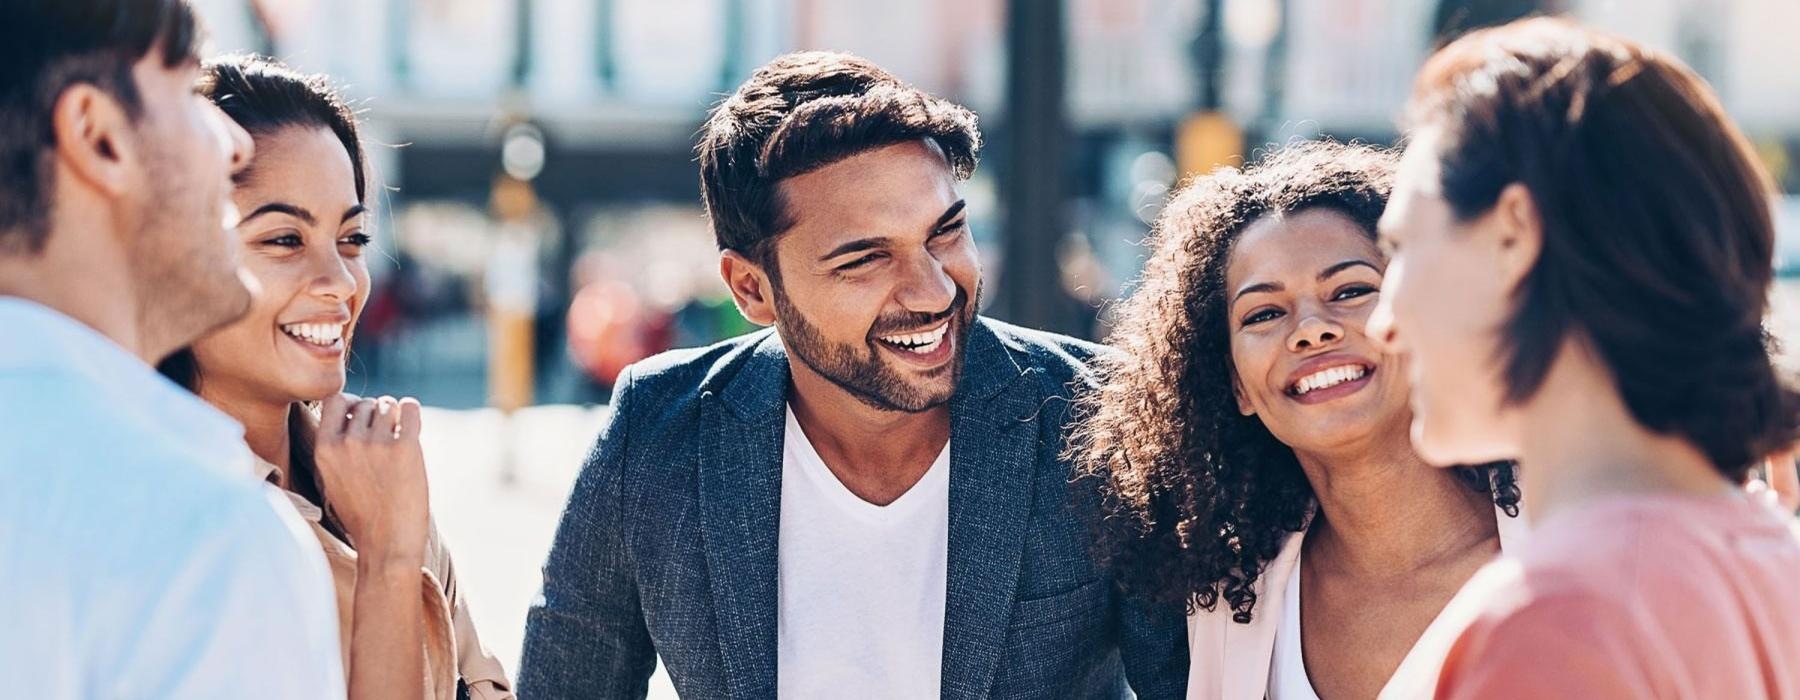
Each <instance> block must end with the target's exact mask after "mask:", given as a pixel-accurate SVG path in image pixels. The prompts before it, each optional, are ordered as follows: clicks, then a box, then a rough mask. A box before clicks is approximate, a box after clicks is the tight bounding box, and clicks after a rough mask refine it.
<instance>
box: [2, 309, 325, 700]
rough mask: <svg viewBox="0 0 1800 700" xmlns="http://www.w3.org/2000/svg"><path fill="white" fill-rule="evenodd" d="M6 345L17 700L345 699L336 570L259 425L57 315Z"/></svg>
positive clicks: (10, 331) (6, 585)
mask: <svg viewBox="0 0 1800 700" xmlns="http://www.w3.org/2000/svg"><path fill="white" fill-rule="evenodd" d="M0 329H5V330H4V331H0V446H3V447H0V620H4V621H5V623H4V624H0V667H4V668H7V669H11V670H12V671H14V673H8V674H6V683H7V691H6V692H7V694H8V695H9V696H16V697H26V698H39V699H45V700H74V699H76V698H247V697H256V698H274V699H276V700H288V699H294V700H300V699H305V700H324V699H325V698H334V699H337V700H341V699H342V698H343V697H344V692H345V690H344V674H343V668H342V661H341V659H340V658H339V654H338V630H337V611H336V603H335V601H333V599H332V597H331V596H332V589H331V579H330V576H329V574H328V573H327V572H326V569H325V560H324V556H323V554H321V553H320V551H319V545H318V542H317V541H315V540H313V538H312V534H311V533H310V532H308V531H307V529H306V527H305V525H304V524H303V523H301V521H300V518H299V516H298V515H296V514H295V513H294V511H293V508H292V506H289V505H288V504H287V501H286V499H285V498H283V497H282V496H281V494H280V493H279V492H278V491H276V490H275V489H274V488H273V487H272V486H269V485H267V484H264V483H262V482H259V481H257V480H256V478H255V476H254V475H253V473H252V469H251V465H252V457H251V454H250V450H249V448H248V447H246V446H245V445H244V438H243V428H242V426H240V425H238V423H237V422H236V421H233V420H231V419H230V418H229V417H227V416H226V415H225V414H223V413H220V412H219V411H217V410H216V409H213V408H212V407H211V406H208V405H207V404H206V403H205V402H203V401H201V400H200V399H199V398H197V397H195V396H193V395H192V394H190V393H188V392H187V391H184V390H183V389H181V387H178V386H176V385H175V384H173V383H171V382H169V381H167V380H165V379H163V378H162V377H161V376H159V375H157V374H156V373H155V371H154V370H152V369H151V368H150V367H149V366H147V365H145V364H144V363H143V362H142V361H141V360H139V359H138V358H137V357H135V356H133V355H131V354H129V353H127V352H125V350H124V349H123V348H120V347H119V346H118V345H117V344H115V343H113V342H112V341H111V340H109V339H108V338H106V337H105V336H102V335H100V334H99V333H97V332H95V331H94V330H93V329H91V328H89V327H87V326H85V325H82V324H80V323H78V322H76V321H74V320H73V319H70V318H68V317H67V316H64V315H62V314H60V313H57V312H56V311H53V310H51V309H49V308H46V307H44V306H41V305H38V304H35V303H31V302H27V301H24V300H21V299H16V298H8V297H0Z"/></svg>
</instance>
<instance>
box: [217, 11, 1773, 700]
mask: <svg viewBox="0 0 1800 700" xmlns="http://www.w3.org/2000/svg"><path fill="white" fill-rule="evenodd" d="M195 4H196V5H198V6H199V7H200V8H201V10H202V12H203V14H204V15H205V17H206V19H207V20H208V23H209V24H210V27H211V30H212V34H213V38H214V45H215V49H216V50H218V51H221V52H226V51H253V52H258V53H264V54H269V55H274V56H278V57H280V58H283V59H285V60H287V61H288V62H290V63H292V64H294V65H296V66H298V67H300V68H302V69H304V70H308V71H317V72H324V73H329V74H331V75H332V76H334V77H335V78H336V79H337V81H338V82H339V83H340V84H341V85H343V86H344V87H345V89H346V91H347V93H348V94H350V95H352V96H353V97H355V98H356V99H357V100H358V104H359V106H360V107H361V108H362V109H364V110H365V111H364V118H365V120H366V125H367V126H366V129H367V131H366V133H367V135H368V138H370V139H371V140H372V141H375V142H377V143H379V144H384V145H383V146H378V147H375V148H373V149H372V150H371V154H372V158H373V164H374V166H375V172H376V174H377V177H378V179H379V182H380V183H381V184H382V185H383V187H384V189H383V194H382V196H381V198H380V201H379V203H378V204H379V206H378V215H379V219H380V225H379V227H378V231H377V238H378V240H379V241H380V243H379V245H380V248H381V252H380V253H378V254H376V255H375V256H374V257H373V258H372V263H371V267H372V268H373V269H372V272H373V274H374V276H375V280H376V281H375V285H376V287H375V291H374V294H373V296H372V298H371V300H370V302H369V306H368V308H367V311H366V313H365V314H364V316H363V320H362V323H361V327H360V329H359V330H358V332H357V334H356V348H355V356H354V358H353V360H352V380H351V387H350V388H351V390H352V391H358V392H364V393H392V394H397V395H398V394H406V395H413V396H418V397H419V398H420V399H421V400H423V401H424V402H425V403H426V404H428V405H430V406H433V407H437V408H440V409H477V410H455V411H443V410H441V411H434V412H432V413H431V414H430V416H429V418H428V420H429V421H430V423H429V425H428V428H427V430H428V438H427V440H428V445H427V448H428V454H429V455H430V459H431V462H432V466H431V470H432V477H433V482H432V488H433V502H434V505H435V507H436V510H435V515H436V518H437V520H438V522H439V523H440V525H441V526H442V528H443V529H444V531H445V534H446V536H447V537H448V539H449V541H450V543H451V545H452V547H453V548H454V549H455V550H456V551H457V554H458V557H459V561H458V570H459V572H461V573H462V575H463V576H465V577H466V578H467V579H468V580H467V581H466V582H465V590H467V591H469V595H470V596H471V598H472V600H473V602H474V605H475V608H476V615H477V620H478V622H479V624H480V626H481V629H482V630H483V635H484V638H485V639H486V640H487V642H488V643H489V645H490V646H491V647H493V648H495V649H496V650H497V651H498V652H499V653H500V656H501V658H502V659H503V660H504V661H505V662H506V663H507V665H508V668H509V669H511V670H514V671H516V669H517V659H518V650H519V644H520V637H521V635H522V625H523V618H524V610H525V606H526V605H527V603H528V602H529V600H530V597H531V595H532V594H533V592H534V591H535V589H536V587H537V566H538V565H539V564H541V562H542V559H543V556H544V553H545V551H546V548H547V546H548V542H549V539H550V536H551V533H552V531H553V529H554V525H555V518H556V515H557V514H558V512H560V508H561V505H562V502H563V499H564V498H565V497H566V495H567V493H568V487H569V483H570V479H572V477H573V474H574V473H575V470H576V469H577V467H578V463H579V459H580V457H581V455H582V453H583V451H584V450H585V448H586V447H587V444H588V442H589V441H590V440H591V438H592V435H593V431H594V429H595V426H596V425H597V422H596V421H597V420H598V418H599V416H600V415H601V414H600V411H601V410H603V409H596V408H588V406H593V405H597V404H603V403H604V401H605V400H606V398H607V394H608V390H609V385H610V383H611V381H612V380H613V378H614V377H615V376H616V375H617V373H618V371H619V369H620V368H622V367H623V366H624V365H626V364H628V363H630V362H632V361H635V360H637V359H640V358H642V357H645V356H647V355H649V354H653V353H655V352H658V351H661V350H664V349H668V348H671V347H685V346H694V345H700V344H705V343H709V342H712V341H714V340H717V339H720V338H724V337H728V336H731V335H735V334H738V333H741V332H744V331H746V330H748V328H749V327H748V326H747V325H746V324H745V323H744V321H743V320H742V319H741V318H739V317H738V316H737V314H736V312H735V310H734V309H733V308H732V307H731V304H730V302H729V301H728V299H727V298H726V296H725V290H724V287H723V285H722V284H721V283H720V282H719V281H718V278H717V275H716V269H717V268H716V263H717V255H718V253H717V249H716V248H715V247H714V245H713V243H712V239H711V236H710V234H709V233H708V232H707V228H706V223H705V221H704V219H703V218H702V216H701V211H700V207H699V194H698V185H697V173H696V166H695V164H694V162H693V155H692V139H693V136H694V134H695V132H696V130H697V128H698V126H699V124H700V122H701V120H702V119H703V118H704V115H705V111H706V109H707V108H708V107H710V106H711V105H712V104H713V103H715V102H716V101H718V100H719V99H720V98H721V97H722V96H723V95H724V94H727V93H729V92H730V91H731V90H732V89H733V88H734V87H735V86H736V85H737V84H738V83H740V82H742V81H743V80H744V79H745V78H746V77H747V76H748V75H749V72H750V71H751V70H752V69H754V68H755V67H756V66H758V65H760V64H761V63H763V62H764V61H766V60H768V59H769V58H771V57H773V56H775V55H777V54H780V53H783V52H786V51H790V50H796V49H837V50H846V51H851V52H854V53H858V54H861V55H863V56H865V57H868V58H870V59H872V60H874V61H875V62H877V63H879V64H881V65H882V66H884V67H886V68H887V69H889V70H890V71H891V72H893V73H895V74H897V75H899V76H900V77H902V78H903V79H906V80H909V81H911V82H913V83H915V84H917V85H918V86H920V87H922V88H924V89H926V90H929V91H931V92H934V93H936V94H938V95H941V96H944V97H948V98H950V99H953V100H956V101H959V102H961V103H963V104H966V105H968V106H969V107H971V108H972V109H974V110H975V111H976V112H978V113H979V114H980V116H981V119H982V126H983V131H984V133H985V135H986V137H987V139H988V142H989V147H988V148H987V150H986V153H985V158H984V160H983V164H982V166H981V168H980V170H979V171H978V172H977V174H976V176H975V178H974V180H973V181H971V182H969V183H967V185H966V187H965V191H964V194H965V196H966V197H967V199H968V201H969V202H970V211H971V213H972V215H971V220H972V223H973V228H974V230H975V232H976V237H977V240H978V242H979V245H980V246H981V249H982V253H983V257H984V265H985V270H986V275H987V276H988V278H989V280H990V281H989V284H988V289H989V291H990V298H989V299H988V300H987V301H988V306H987V312H988V313H990V314H992V315H995V316H998V317H1001V318H1005V319H1009V320H1015V321H1018V322H1022V323H1026V324H1028V325H1033V326H1037V327H1043V328H1049V329H1053V330H1058V331H1062V332H1066V333H1071V334H1075V335H1081V336H1087V337H1091V338H1100V337H1102V336H1103V335H1104V332H1105V326H1104V324H1105V321H1104V314H1102V313H1101V312H1100V310H1101V308H1102V304H1103V303H1104V301H1106V300H1107V299H1111V298H1115V297H1116V296H1117V295H1118V294H1120V293H1121V291H1122V290H1124V289H1126V288H1127V287H1128V285H1129V283H1130V280H1131V278H1132V276H1133V275H1134V274H1135V272H1136V270H1137V269H1138V267H1139V265H1140V264H1141V258H1142V255H1143V251H1142V249H1141V248H1140V247H1138V245H1137V243H1138V242H1139V241H1140V240H1141V239H1142V238H1143V236H1144V235H1145V233H1146V232H1147V230H1148V224H1147V223H1146V222H1148V221H1150V220H1152V219H1153V218H1154V217H1155V215H1156V214H1157V211H1158V207H1159V206H1160V205H1161V202H1162V201H1163V198H1164V197H1165V195H1166V194H1167V192H1168V191H1169V189H1170V188H1171V187H1172V186H1174V185H1175V184H1176V183H1177V182H1178V181H1179V180H1180V178H1181V177H1183V176H1184V175H1187V174H1192V173H1196V172H1204V171H1206V170H1210V169H1211V168H1213V167H1216V166H1218V165H1221V164H1240V163H1242V162H1243V160H1244V159H1245V158H1246V157H1248V158H1251V159H1254V158H1255V157H1256V155H1257V154H1258V153H1259V152H1261V151H1263V150H1266V149H1267V148H1268V147H1269V146H1270V145H1271V144H1279V143H1284V142H1288V141H1291V140H1295V139H1306V138H1315V137H1319V136H1333V137H1337V138H1343V139H1352V138H1354V139H1362V140H1365V141H1372V142H1381V143H1389V142H1392V141H1393V140H1394V139H1395V138H1396V133H1395V127H1394V123H1395V117H1396V113H1397V111H1398V109H1399V107H1400V106H1401V105H1402V103H1403V102H1404V100H1405V96H1406V92H1407V89H1408V81H1409V79H1410V77H1411V74H1412V71H1413V70H1414V69H1415V68H1416V67H1417V66H1418V65H1419V64H1420V62H1421V61H1422V59H1423V58H1424V57H1425V56H1426V55H1427V54H1428V53H1429V51H1430V49H1431V48H1432V47H1433V46H1434V45H1436V43H1437V42H1438V41H1439V40H1440V39H1441V38H1442V37H1444V36H1447V35H1449V34H1451V33H1454V32H1456V31H1458V30H1459V29H1461V28H1464V27H1468V26H1476V25H1482V24H1490V23H1495V22H1498V21H1504V20H1506V19H1510V18H1513V17H1517V16H1521V15H1524V14H1528V13H1531V12H1538V11H1545V10H1550V11H1560V12H1567V13H1569V14H1572V15H1574V16H1576V17H1578V18H1580V19H1583V20H1585V21H1587V22H1589V23H1591V24H1593V25H1596V26H1599V27H1601V28H1604V29H1609V30H1612V31H1615V32H1618V33H1622V34H1625V35H1628V36H1631V37H1633V38H1636V39H1639V40H1641V41H1644V42H1647V43H1649V44H1651V45H1653V46H1656V47H1659V48H1661V49H1664V50H1667V51H1671V52H1673V53H1675V54H1677V55H1679V56H1681V57H1682V58H1683V59H1684V60H1686V61H1687V62H1688V63H1689V64H1690V65H1692V66H1694V67H1695V68H1696V69H1697V70H1698V71H1699V72H1700V73H1701V74H1702V75H1704V76H1706V77H1707V78H1708V79H1709V80H1710V81H1711V82H1712V83H1713V85H1714V87H1715V89H1716V90H1717V91H1718V92H1719V94H1720V95H1721V96H1722V98H1723V99H1724V102H1725V105H1726V106H1727V108H1728V110H1729V111H1730V112H1731V113H1732V115H1733V116H1734V117H1735V118H1736V119H1737V120H1738V122H1739V124H1740V125H1741V126H1742V127H1743V128H1744V129H1745V130H1746V131H1747V132H1748V133H1749V134H1750V136H1751V138H1752V140H1753V141H1754V142H1755V143H1756V146H1757V148H1758V151H1759V153H1760V154H1761V156H1762V158H1763V159H1764V162H1765V163H1766V164H1767V165H1768V167H1769V169H1770V171H1771V172H1773V173H1775V174H1776V176H1777V178H1778V179H1779V181H1780V183H1781V187H1782V189H1783V191H1784V192H1785V193H1786V194H1785V195H1784V196H1783V198H1782V200H1781V201H1780V203H1779V205H1778V215H1779V217H1780V219H1781V222H1782V223H1781V234H1782V240H1781V253H1782V258H1783V262H1782V264H1783V267H1784V268H1785V267H1787V266H1789V265H1797V264H1800V197H1796V196H1795V195H1794V192H1795V190H1796V189H1797V188H1800V46H1797V45H1796V42H1795V40H1794V32H1795V29H1796V28H1800V2H1795V0H1562V1H1554V2H1533V1H1529V0H1513V1H1508V0H1460V1H1459V0H1060V1H1059V0H907V1H901V2H895V1H894V0H262V1H245V0H195ZM1790 297H1793V298H1795V299H1800V293H1796V292H1795V291H1794V290H1793V289H1792V288H1790V286H1789V284H1784V286H1783V288H1782V290H1781V291H1780V292H1778V294H1777V299H1776V308H1777V316H1776V318H1775V319H1774V325H1775V327H1776V329H1777V330H1778V334H1779V335H1782V336H1784V337H1787V338H1800V320H1796V319H1795V318H1793V316H1794V315H1795V314H1794V309H1795V308H1796V306H1797V305H1796V304H1794V303H1793V302H1791V301H1789V298H1790ZM490 406H498V407H500V408H504V409H508V410H507V411H506V412H504V413H503V412H501V411H497V410H493V409H484V408H483V407H490ZM511 409H520V410H516V411H514V410H511ZM508 416H510V418H509V417H508ZM657 683H658V684H657V686H656V690H655V691H654V693H653V694H662V695H663V696H672V694H671V693H670V692H669V691H668V689H667V686H666V683H665V682H664V681H662V680H659V681H658V682H657Z"/></svg>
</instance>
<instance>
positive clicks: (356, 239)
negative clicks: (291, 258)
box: [262, 229, 375, 252]
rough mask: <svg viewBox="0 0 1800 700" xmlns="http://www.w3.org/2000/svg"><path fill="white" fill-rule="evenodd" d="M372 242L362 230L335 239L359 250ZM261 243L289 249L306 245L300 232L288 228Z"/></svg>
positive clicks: (371, 238)
mask: <svg viewBox="0 0 1800 700" xmlns="http://www.w3.org/2000/svg"><path fill="white" fill-rule="evenodd" d="M374 242H375V239H374V238H373V237H371V236H370V235H369V234H367V233H363V232H362V231H356V232H353V233H349V234H346V235H344V236H343V237H340V238H338V240H337V243H338V245H340V246H348V247H350V248H351V249H352V250H355V251H359V252H360V251H361V250H362V249H363V248H366V247H368V246H369V244H371V243H374ZM262 245H265V246H270V247H275V248H287V249H290V250H298V249H300V248H305V247H306V239H305V238H304V237H303V236H301V235H300V232H298V231H294V230H291V229H290V230H285V231H280V232H277V233H275V234H273V235H271V236H268V237H266V238H264V239H263V240H262Z"/></svg>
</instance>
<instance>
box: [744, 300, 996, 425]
mask: <svg viewBox="0 0 1800 700" xmlns="http://www.w3.org/2000/svg"><path fill="white" fill-rule="evenodd" d="M774 291H775V313H776V322H777V324H779V326H780V329H781V338H782V340H783V341H784V342H785V343H786V345H787V348H788V352H791V353H793V354H794V357H797V358H800V361H801V362H803V363H805V364H806V366H807V367H809V368H811V369H812V371H814V372H816V373H818V374H819V376H821V377H824V378H825V379H827V380H829V381H830V382H831V383H833V384H836V385H838V387H840V388H842V389H843V390H844V391H846V392H849V394H850V395H851V396H854V397H856V398H857V400H859V401H862V402H863V403H864V404H867V405H869V406H870V407H873V408H875V409H877V410H882V411H901V412H905V413H922V412H924V411H928V410H931V409H933V408H936V407H938V406H942V405H944V404H945V403H948V402H949V401H950V397H951V396H953V395H954V394H955V393H956V386H957V383H958V382H959V381H960V380H961V379H962V369H963V359H964V357H965V353H966V352H967V351H968V340H969V332H970V331H971V330H972V329H973V328H974V326H975V306H976V305H975V304H974V303H972V301H973V300H971V299H970V298H969V294H968V292H967V291H965V290H964V289H963V288H962V287H960V286H959V287H957V289H956V299H955V301H952V302H951V303H950V308H949V309H947V310H945V311H943V312H941V313H936V314H921V313H901V314H892V315H888V316H883V317H881V318H878V319H876V320H875V325H874V326H873V327H872V332H871V333H869V334H868V336H867V337H866V338H865V340H864V343H863V346H862V347H860V348H858V347H857V346H854V345H849V344H844V343H833V342H831V341H829V340H826V339H825V336H824V334H823V333H820V332H819V328H818V327H817V326H814V325H813V324H812V323H810V322H808V321H807V320H806V316H804V315H803V314H801V313H800V310H799V309H796V308H794V307H793V306H792V305H791V304H790V303H789V302H788V299H787V295H786V294H785V293H783V292H782V290H781V288H780V285H775V290H774ZM976 297H977V298H979V297H980V290H979V288H977V290H976ZM945 319H950V324H951V329H950V330H951V331H952V332H951V333H950V334H948V335H947V336H946V340H950V341H952V342H954V343H955V346H954V347H952V348H951V352H952V356H951V358H950V363H949V364H948V365H946V366H945V367H943V368H941V369H940V370H939V373H942V372H948V373H949V374H950V382H949V386H948V387H947V388H945V389H943V390H941V391H933V390H932V389H928V388H924V387H918V386H914V385H912V384H911V383H909V382H908V381H907V379H906V378H905V377H904V376H903V375H901V374H900V373H899V372H897V371H895V370H894V368H893V367H891V366H889V365H888V363H887V362H885V361H883V360H882V358H881V350H880V349H879V348H877V347H875V343H878V342H880V341H878V340H874V338H876V337H879V336H881V335H883V334H885V333H892V332H894V331H903V330H912V329H916V328H921V327H925V326H929V325H932V324H934V323H937V322H940V321H943V320H945Z"/></svg>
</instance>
